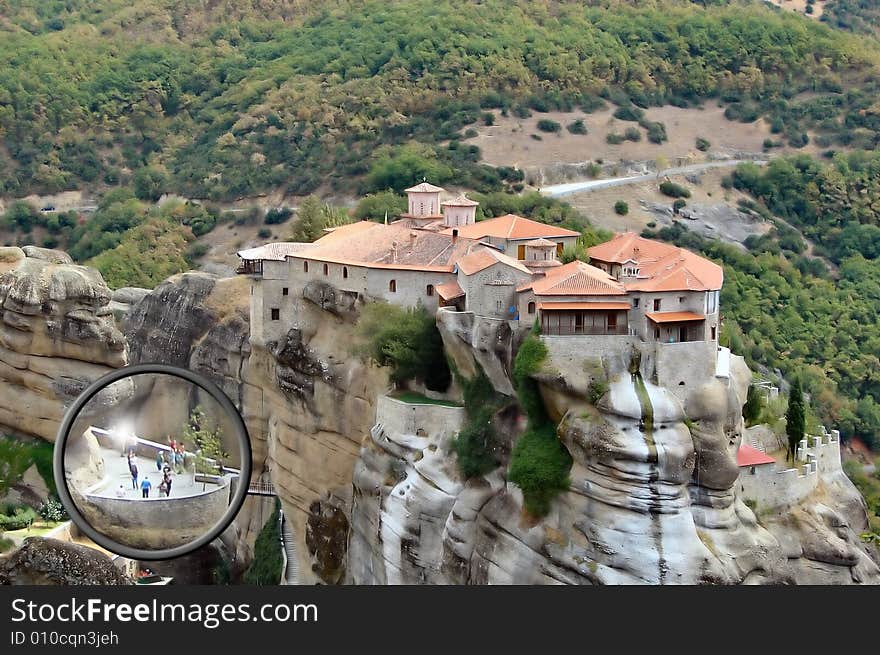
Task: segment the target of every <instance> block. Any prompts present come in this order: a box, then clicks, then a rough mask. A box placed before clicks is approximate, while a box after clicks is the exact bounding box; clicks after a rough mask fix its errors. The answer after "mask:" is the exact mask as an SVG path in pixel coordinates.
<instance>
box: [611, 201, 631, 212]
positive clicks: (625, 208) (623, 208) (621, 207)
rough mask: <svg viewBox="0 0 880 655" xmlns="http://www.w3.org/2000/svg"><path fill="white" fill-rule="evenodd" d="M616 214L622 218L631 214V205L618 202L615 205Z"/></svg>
mask: <svg viewBox="0 0 880 655" xmlns="http://www.w3.org/2000/svg"><path fill="white" fill-rule="evenodd" d="M614 213H615V214H618V215H620V216H626V215H627V214H629V204H627V202H626V201H625V200H618V201H617V202H615V203H614Z"/></svg>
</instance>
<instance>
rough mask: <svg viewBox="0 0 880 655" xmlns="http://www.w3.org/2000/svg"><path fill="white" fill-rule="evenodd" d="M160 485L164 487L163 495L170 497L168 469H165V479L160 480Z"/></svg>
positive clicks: (169, 472)
mask: <svg viewBox="0 0 880 655" xmlns="http://www.w3.org/2000/svg"><path fill="white" fill-rule="evenodd" d="M162 484H164V485H165V495H166V496H170V495H171V471H170V470H169V469H165V477H163V478H162Z"/></svg>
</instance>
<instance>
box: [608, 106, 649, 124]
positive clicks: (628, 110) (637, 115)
mask: <svg viewBox="0 0 880 655" xmlns="http://www.w3.org/2000/svg"><path fill="white" fill-rule="evenodd" d="M644 115H645V112H643V111H642V110H641V109H639V108H637V107H633V106H627V107H618V108H617V109H616V110H614V118H617V119H619V120H622V121H633V122H637V121H639V120H641V118H642V117H643V116H644Z"/></svg>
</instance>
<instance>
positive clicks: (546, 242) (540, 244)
mask: <svg viewBox="0 0 880 655" xmlns="http://www.w3.org/2000/svg"><path fill="white" fill-rule="evenodd" d="M523 245H524V246H534V247H536V248H546V247H548V246H553V247H556V242H555V241H550V239H532V240H531V241H526V242H525V243H524V244H523Z"/></svg>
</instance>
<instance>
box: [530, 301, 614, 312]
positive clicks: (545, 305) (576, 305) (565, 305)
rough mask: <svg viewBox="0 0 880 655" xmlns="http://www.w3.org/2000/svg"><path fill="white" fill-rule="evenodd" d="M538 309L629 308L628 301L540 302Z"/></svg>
mask: <svg viewBox="0 0 880 655" xmlns="http://www.w3.org/2000/svg"><path fill="white" fill-rule="evenodd" d="M538 309H543V310H549V311H552V310H560V309H585V310H599V309H627V310H628V309H631V307H630V304H629V303H628V302H541V303H538Z"/></svg>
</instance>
